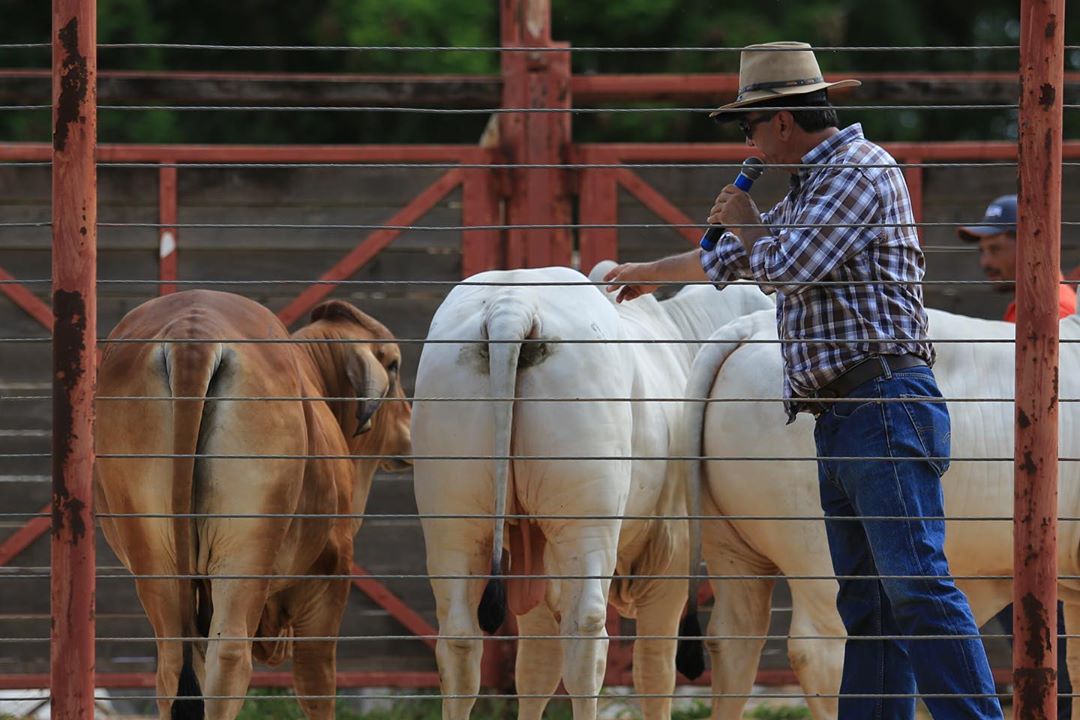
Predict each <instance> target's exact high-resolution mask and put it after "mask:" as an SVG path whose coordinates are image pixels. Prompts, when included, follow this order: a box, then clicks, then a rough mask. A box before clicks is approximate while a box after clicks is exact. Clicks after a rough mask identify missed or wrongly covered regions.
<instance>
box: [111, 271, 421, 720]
mask: <svg viewBox="0 0 1080 720" xmlns="http://www.w3.org/2000/svg"><path fill="white" fill-rule="evenodd" d="M311 321H312V322H311V324H310V325H308V326H307V327H305V328H303V329H301V330H300V331H299V332H297V333H295V334H294V335H292V337H291V338H290V336H289V334H288V333H287V331H286V329H285V327H284V326H283V325H282V324H281V322H280V321H279V320H278V319H277V318H276V317H275V316H274V314H273V313H272V312H270V311H269V310H267V309H266V308H264V307H263V306H261V305H259V304H257V303H255V302H253V301H251V300H247V299H245V298H243V297H239V296H237V295H232V294H228V293H221V292H211V291H205V290H195V291H191V292H183V293H177V294H175V295H166V296H163V297H160V298H157V299H155V300H151V301H149V302H147V303H145V304H143V305H140V306H139V307H137V308H135V309H134V310H132V311H131V312H130V313H128V314H127V316H126V317H124V319H123V320H121V321H120V324H119V325H117V327H116V329H115V330H114V331H113V332H112V334H111V335H110V336H109V344H107V345H106V346H105V351H104V353H103V355H102V358H101V365H100V370H99V375H98V402H97V451H98V453H99V455H100V456H101V457H99V459H98V463H97V472H96V480H97V487H96V502H97V508H98V511H99V512H101V513H103V514H105V515H106V517H104V518H103V519H102V526H103V529H104V531H105V537H106V539H107V540H108V542H109V545H110V546H111V547H112V548H113V550H114V552H115V553H116V555H117V556H118V557H119V558H120V560H121V561H122V562H123V563H124V565H125V566H126V567H127V568H128V569H129V570H130V571H131V572H132V574H133V575H134V576H135V585H136V589H137V591H138V594H139V599H140V601H141V602H142V606H143V608H144V609H145V611H146V614H147V616H148V617H149V619H150V622H151V624H152V625H153V627H154V633H155V635H156V637H157V638H158V640H157V652H158V665H157V694H158V695H159V696H160V697H163V698H170V697H172V696H174V695H177V696H182V697H183V698H187V697H191V698H192V699H179V700H177V701H176V702H175V703H174V702H172V701H171V700H170V699H159V701H158V709H159V711H160V714H161V717H162V718H166V717H169V715H170V710H171V712H172V716H173V717H202V715H203V712H204V708H203V701H202V700H201V697H200V695H201V692H202V691H205V693H206V695H207V696H208V697H207V700H206V703H205V713H206V715H208V716H209V717H210V718H232V717H235V715H236V713H237V712H238V711H239V709H240V707H241V705H242V704H243V699H242V698H243V696H244V694H245V693H246V692H247V689H248V681H249V679H250V676H251V667H252V658H253V657H254V659H256V660H259V661H262V662H266V663H269V664H276V663H279V662H281V661H282V660H284V659H286V658H288V657H290V656H291V658H292V662H293V678H294V681H295V686H296V692H297V694H298V695H301V696H303V695H312V696H324V697H321V698H311V699H304V698H299V700H300V705H301V707H302V708H303V710H304V712H305V713H306V714H307V715H308V717H311V718H332V717H333V715H334V702H333V700H332V699H327V698H326V697H325V696H330V698H332V697H333V695H334V692H335V670H334V663H335V660H334V657H335V643H334V641H333V640H330V639H322V640H314V641H304V642H295V643H294V642H292V638H293V637H303V636H312V637H318V638H330V637H333V636H335V635H337V633H338V630H339V627H340V621H341V616H342V613H343V612H344V609H345V600H346V596H347V594H348V590H349V579H348V575H349V573H350V565H351V561H352V555H353V536H354V535H355V533H356V531H357V529H358V528H359V526H360V519H359V514H360V513H362V512H363V511H364V505H365V503H366V502H367V497H368V491H369V490H370V488H371V480H372V476H373V475H374V473H375V471H376V469H377V468H378V467H379V466H383V467H386V468H390V469H397V467H398V466H399V465H400V461H399V460H397V459H394V458H387V457H386V456H406V457H407V456H409V455H410V454H411V446H410V441H409V415H410V408H409V405H408V403H407V402H405V400H404V394H403V392H402V389H401V384H400V382H399V380H398V365H399V362H400V351H399V349H398V347H397V345H396V344H395V343H394V342H393V336H392V335H391V334H390V332H389V331H388V330H387V329H386V328H385V327H383V325H382V324H380V323H379V322H377V321H376V320H374V319H373V318H371V317H369V316H368V315H366V314H364V313H362V312H360V311H359V310H357V309H356V308H355V307H353V306H352V305H350V304H348V303H345V302H340V301H330V302H326V303H323V304H322V305H319V306H318V307H316V308H315V310H314V311H313V312H312V315H311ZM290 340H292V341H295V343H292V342H290ZM118 398H130V399H118ZM350 455H353V456H372V457H369V458H364V457H361V458H359V459H354V460H350V459H349V456H350ZM131 513H136V514H141V515H145V516H144V517H120V516H118V515H124V514H131ZM350 515H352V517H349V516H350ZM305 575H312V576H315V577H314V578H312V579H305V577H304V576H305ZM162 576H165V578H170V579H162ZM174 576H176V579H171V578H173V577H174ZM179 638H184V639H185V641H184V642H181V641H180V640H179ZM191 638H196V639H201V638H208V640H207V642H206V644H205V651H203V646H202V644H201V643H199V644H198V647H197V648H195V650H196V652H195V653H193V652H192V650H193V644H195V643H193V642H192V641H191V640H189V639H191ZM200 686H201V690H200ZM229 696H232V697H233V698H234V699H224V698H227V697H229ZM215 697H217V698H223V699H214V698H215Z"/></svg>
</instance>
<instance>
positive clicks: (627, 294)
mask: <svg viewBox="0 0 1080 720" xmlns="http://www.w3.org/2000/svg"><path fill="white" fill-rule="evenodd" d="M656 279H657V277H656V270H655V268H654V267H653V263H623V264H621V265H616V266H615V267H613V268H611V270H609V271H608V273H607V274H606V275H604V282H606V283H610V284H609V285H608V286H607V291H608V292H615V291H616V290H617V291H618V293H619V294H618V295H616V296H615V302H620V303H621V302H622V301H623V300H633V299H635V298H639V297H641V296H642V295H648V294H649V293H651V292H655V291H656V288H658V287H660V286H659V285H655V284H651V283H643V282H641V281H642V280H654V281H655V280H656Z"/></svg>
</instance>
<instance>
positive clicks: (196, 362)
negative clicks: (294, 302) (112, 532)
mask: <svg viewBox="0 0 1080 720" xmlns="http://www.w3.org/2000/svg"><path fill="white" fill-rule="evenodd" d="M221 354H222V348H221V345H220V344H218V343H206V344H202V343H171V344H169V345H167V346H166V350H165V369H166V373H167V374H168V377H169V389H170V391H171V392H172V396H173V398H176V399H174V400H173V403H172V407H173V453H174V454H175V455H176V457H175V458H173V483H172V508H173V514H174V515H175V516H176V517H174V518H173V542H174V544H175V548H176V574H177V575H178V576H179V579H178V587H177V591H178V596H179V598H180V613H181V617H180V624H181V629H182V631H183V637H184V641H183V643H184V649H183V665H182V667H181V669H180V681H179V684H178V687H177V690H176V697H177V699H176V700H174V701H173V704H172V719H173V720H202V718H203V700H202V689H201V688H200V687H199V679H198V677H196V675H195V669H194V665H193V664H192V646H193V640H194V638H196V637H198V635H199V629H198V621H197V617H198V616H200V615H202V616H205V615H207V614H208V613H207V612H206V611H205V610H204V608H205V607H206V606H207V604H208V603H209V598H207V597H202V596H203V595H204V594H205V592H203V593H199V592H197V581H195V580H192V579H187V578H185V577H184V576H192V575H194V574H195V572H196V566H197V561H196V556H197V548H196V541H195V531H194V527H195V525H194V523H193V522H192V518H191V517H190V515H191V513H192V511H193V507H194V502H193V498H194V492H195V460H196V458H195V454H196V453H197V452H198V447H199V432H200V427H201V425H202V417H203V408H204V405H205V399H206V396H207V393H208V390H209V388H210V383H211V380H212V379H213V377H214V375H215V373H217V371H218V368H219V367H220V365H221ZM179 398H192V399H179ZM204 587H205V586H204ZM197 596H198V600H196V597H197ZM182 698H184V699H182ZM186 698H190V699H186Z"/></svg>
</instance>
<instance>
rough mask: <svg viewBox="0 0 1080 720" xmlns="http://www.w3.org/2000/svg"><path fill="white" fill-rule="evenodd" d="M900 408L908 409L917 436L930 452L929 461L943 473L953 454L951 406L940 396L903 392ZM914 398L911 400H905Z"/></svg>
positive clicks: (924, 449)
mask: <svg viewBox="0 0 1080 720" xmlns="http://www.w3.org/2000/svg"><path fill="white" fill-rule="evenodd" d="M900 398H901V400H902V401H901V402H900V403H899V405H900V407H902V408H904V412H905V414H906V415H907V418H908V420H910V421H911V427H912V428H913V429H914V431H915V437H916V438H917V439H918V442H919V444H920V445H921V446H922V450H923V453H924V454H925V455H926V462H927V463H928V464H929V465H930V466H931V467H932V468H933V469H934V472H936V473H937V474H938V476H939V477H940V476H941V475H944V474H945V471H947V470H948V469H949V465H950V459H949V456H950V455H951V453H952V428H951V424H950V422H949V409H948V407H947V406H946V405H945V403H944V402H943V401H942V400H941V398H940V397H932V396H926V395H910V394H904V393H901V394H900ZM904 401H910V402H904Z"/></svg>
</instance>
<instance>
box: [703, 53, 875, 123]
mask: <svg viewBox="0 0 1080 720" xmlns="http://www.w3.org/2000/svg"><path fill="white" fill-rule="evenodd" d="M858 85H862V83H861V82H859V81H858V80H840V81H837V82H825V78H824V77H822V75H821V68H819V67H818V64H817V58H815V57H814V50H813V48H811V47H810V45H808V44H806V43H803V42H789V41H783V42H771V43H762V44H760V45H748V46H746V47H745V48H743V51H742V54H741V55H740V57H739V95H738V97H736V98H735V102H731V103H728V104H727V105H724V106H723V107H721V108H719V109H717V110H716V111H715V112H712V113H710V114H709V117H711V118H716V119H717V120H719V121H721V122H723V121H725V120H734V119H736V118H738V117H741V116H742V114H741V113H728V112H727V111H728V110H734V109H735V108H741V107H748V106H751V105H756V104H758V103H761V102H765V101H766V100H776V99H778V98H783V97H785V96H792V95H805V94H806V93H812V92H815V91H817V90H824V89H826V88H833V87H835V88H842V87H856V86H858ZM717 116H719V117H717Z"/></svg>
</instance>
